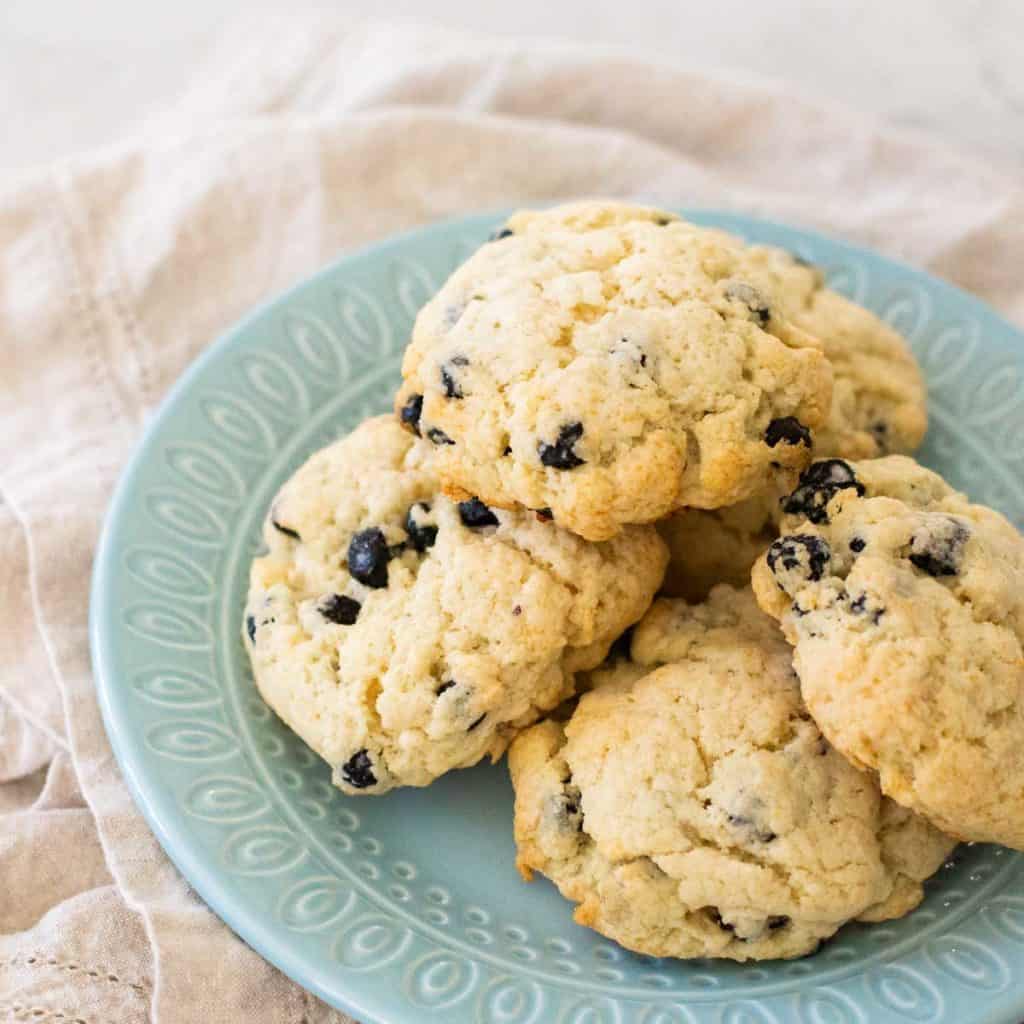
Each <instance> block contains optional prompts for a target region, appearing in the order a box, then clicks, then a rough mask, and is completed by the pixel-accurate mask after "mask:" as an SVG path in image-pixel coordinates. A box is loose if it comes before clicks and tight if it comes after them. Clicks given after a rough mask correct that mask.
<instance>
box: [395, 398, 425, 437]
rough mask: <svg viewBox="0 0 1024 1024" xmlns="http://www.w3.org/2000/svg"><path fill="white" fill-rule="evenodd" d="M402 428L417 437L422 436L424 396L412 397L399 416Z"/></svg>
mask: <svg viewBox="0 0 1024 1024" xmlns="http://www.w3.org/2000/svg"><path fill="white" fill-rule="evenodd" d="M398 415H399V419H401V421H402V426H403V427H405V428H406V429H407V430H411V431H412V432H413V433H414V434H415V435H416V436H417V437H419V436H420V417H421V416H422V415H423V396H422V395H410V396H409V398H408V399H407V400H406V403H405V405H403V406H402V411H401V412H400V413H399V414H398Z"/></svg>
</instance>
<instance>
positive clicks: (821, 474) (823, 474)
mask: <svg viewBox="0 0 1024 1024" xmlns="http://www.w3.org/2000/svg"><path fill="white" fill-rule="evenodd" d="M847 489H849V490H852V491H854V493H855V494H857V495H862V494H863V493H864V485H863V484H862V483H861V482H860V481H859V480H858V479H857V477H856V475H855V474H854V472H853V467H852V466H851V465H850V464H849V463H848V462H843V460H842V459H822V460H821V461H820V462H814V463H811V465H810V466H808V467H807V469H805V470H804V471H803V473H801V474H800V482H799V485H798V486H797V489H796V490H795V491H794V492H793V493H792V494H791V495H790V496H789V497H788V498H784V499H783V502H782V511H783V512H785V513H787V514H788V515H800V516H803V517H804V518H805V519H809V520H810V521H811V522H812V523H827V522H828V503H829V502H830V501H831V500H832V498H833V497H834V496H835V495H836V494H838V493H839V492H840V491H843V490H847Z"/></svg>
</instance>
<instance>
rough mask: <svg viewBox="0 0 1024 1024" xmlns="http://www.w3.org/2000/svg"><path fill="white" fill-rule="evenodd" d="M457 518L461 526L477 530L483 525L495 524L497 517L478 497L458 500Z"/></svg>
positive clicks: (496, 523)
mask: <svg viewBox="0 0 1024 1024" xmlns="http://www.w3.org/2000/svg"><path fill="white" fill-rule="evenodd" d="M459 518H460V519H461V520H462V525H463V526H468V527H469V528H470V529H471V530H479V529H481V528H482V527H484V526H497V525H498V517H497V516H496V515H495V514H494V513H493V512H492V511H491V510H490V509H489V508H488V507H487V506H486V505H485V504H484V503H483V502H482V501H481V500H480V499H479V498H470V499H469V501H460V502H459Z"/></svg>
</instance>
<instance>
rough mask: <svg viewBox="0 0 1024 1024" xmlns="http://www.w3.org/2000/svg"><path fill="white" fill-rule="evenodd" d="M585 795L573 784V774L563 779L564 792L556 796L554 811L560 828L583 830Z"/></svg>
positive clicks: (573, 830) (574, 830)
mask: <svg viewBox="0 0 1024 1024" xmlns="http://www.w3.org/2000/svg"><path fill="white" fill-rule="evenodd" d="M582 808H583V795H582V794H581V793H580V791H579V788H578V787H576V786H574V785H573V784H572V775H570V776H569V777H568V778H567V779H564V780H563V781H562V792H561V793H559V794H558V796H557V797H555V800H554V812H555V818H556V821H557V823H558V827H559V829H561V830H563V831H566V832H582V831H583V809H582Z"/></svg>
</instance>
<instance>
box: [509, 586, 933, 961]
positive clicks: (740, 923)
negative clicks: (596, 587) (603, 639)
mask: <svg viewBox="0 0 1024 1024" xmlns="http://www.w3.org/2000/svg"><path fill="white" fill-rule="evenodd" d="M631 661H632V663H633V664H634V666H638V667H640V669H641V670H642V672H644V673H645V674H643V675H642V677H641V678H639V679H636V678H635V676H633V670H631V669H628V668H625V667H623V663H619V664H618V665H617V666H613V667H611V668H608V669H602V670H598V671H597V672H595V673H592V674H591V685H593V687H594V688H593V689H592V690H591V691H590V692H588V693H585V694H584V695H583V696H582V697H581V699H580V702H579V706H578V707H577V709H576V711H575V713H574V714H573V715H572V717H571V719H570V720H569V721H568V723H566V724H563V723H558V722H552V721H546V722H543V723H541V724H540V725H537V726H534V727H533V728H532V729H529V730H527V731H526V732H524V733H523V734H522V735H521V736H520V737H519V738H518V739H517V740H516V741H515V742H514V743H513V745H512V748H511V750H510V754H509V764H510V768H511V771H512V779H513V783H514V786H515V791H516V806H515V836H516V843H517V846H518V861H517V863H518V866H519V868H520V871H521V872H522V873H523V874H524V876H525V877H526V878H529V877H530V876H531V873H532V872H533V871H540V872H543V873H544V874H545V875H547V876H548V877H549V878H550V879H551V880H552V881H553V882H555V884H556V885H557V886H558V888H559V889H560V890H561V892H562V893H563V895H565V896H566V897H567V898H568V899H570V900H573V901H574V902H576V903H577V904H578V907H577V909H576V914H575V917H576V920H577V921H578V922H579V923H580V924H584V925H587V926H589V927H592V928H595V929H596V930H598V931H599V932H601V933H602V934H605V935H607V936H608V937H610V938H612V939H614V940H616V941H617V942H619V943H621V944H622V945H624V946H626V947H628V948H630V949H633V950H635V951H637V952H641V953H646V954H649V955H652V956H675V957H700V956H713V957H726V958H730V959H734V960H757V959H768V958H775V957H796V956H801V955H803V954H805V953H809V952H811V951H812V950H813V949H814V948H815V947H816V946H817V945H818V943H819V942H820V941H822V940H823V939H825V938H827V937H828V936H829V935H832V934H833V933H834V932H835V931H836V930H837V929H838V928H839V927H840V926H841V925H842V924H843V923H844V922H845V921H848V920H850V919H852V918H856V917H860V916H864V917H870V918H871V919H873V920H881V919H884V918H887V917H891V916H896V915H898V914H901V913H905V912H906V911H908V910H909V909H911V908H912V907H913V906H914V905H916V903H917V902H918V901H919V900H920V898H921V894H922V889H921V882H922V880H923V879H924V878H926V877H927V876H928V875H930V874H931V873H932V872H934V871H935V870H936V869H937V868H938V867H939V865H940V864H941V863H942V861H943V860H944V858H945V857H946V856H947V855H948V853H949V851H950V850H951V849H952V847H953V841H952V840H950V839H948V838H947V837H945V836H942V835H941V834H940V833H938V832H937V831H936V830H934V829H932V828H931V827H930V826H928V825H927V824H925V823H923V822H921V821H920V820H919V819H915V818H914V816H912V815H910V814H909V813H907V812H904V811H903V810H902V809H901V808H889V807H888V806H887V805H888V803H889V802H888V801H884V800H883V799H882V797H881V794H880V793H879V791H878V787H877V785H876V783H875V781H874V780H873V779H872V778H871V776H869V775H867V774H865V773H863V772H859V771H857V770H856V769H855V768H854V767H853V766H851V765H850V764H848V763H847V762H846V761H845V760H844V759H843V758H842V757H841V756H840V755H839V753H838V752H837V751H835V750H834V749H833V748H832V747H831V746H829V744H828V743H827V742H826V741H825V739H824V738H823V737H822V735H821V733H820V732H819V730H818V728H817V727H816V726H815V724H814V722H813V721H812V720H811V718H810V716H809V715H808V713H807V711H806V709H805V707H804V705H803V703H802V702H801V699H800V691H799V684H798V681H797V678H796V676H795V674H794V673H793V670H792V652H791V651H790V650H789V649H788V647H787V645H786V643H785V640H784V639H783V638H782V636H781V635H780V633H779V630H778V628H777V626H776V625H775V623H774V622H772V620H771V619H770V618H768V616H766V615H764V614H763V613H762V612H760V611H759V610H758V608H757V605H756V603H755V602H754V598H753V595H752V594H751V593H750V591H749V588H748V589H746V590H742V591H741V590H735V589H733V588H731V587H728V586H720V587H717V588H715V589H714V590H713V591H712V592H711V595H710V597H709V599H708V601H707V602H706V603H704V604H703V605H697V606H693V605H687V604H686V603H685V602H683V601H678V600H668V599H659V600H658V601H657V602H655V604H654V606H653V607H652V609H651V611H650V612H649V613H648V614H647V616H645V618H644V619H643V620H642V621H641V622H640V624H639V625H638V626H637V627H636V630H635V632H634V635H633V640H632V655H631ZM655 666H660V667H655ZM652 669H653V670H652ZM631 676H632V677H633V678H631Z"/></svg>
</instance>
